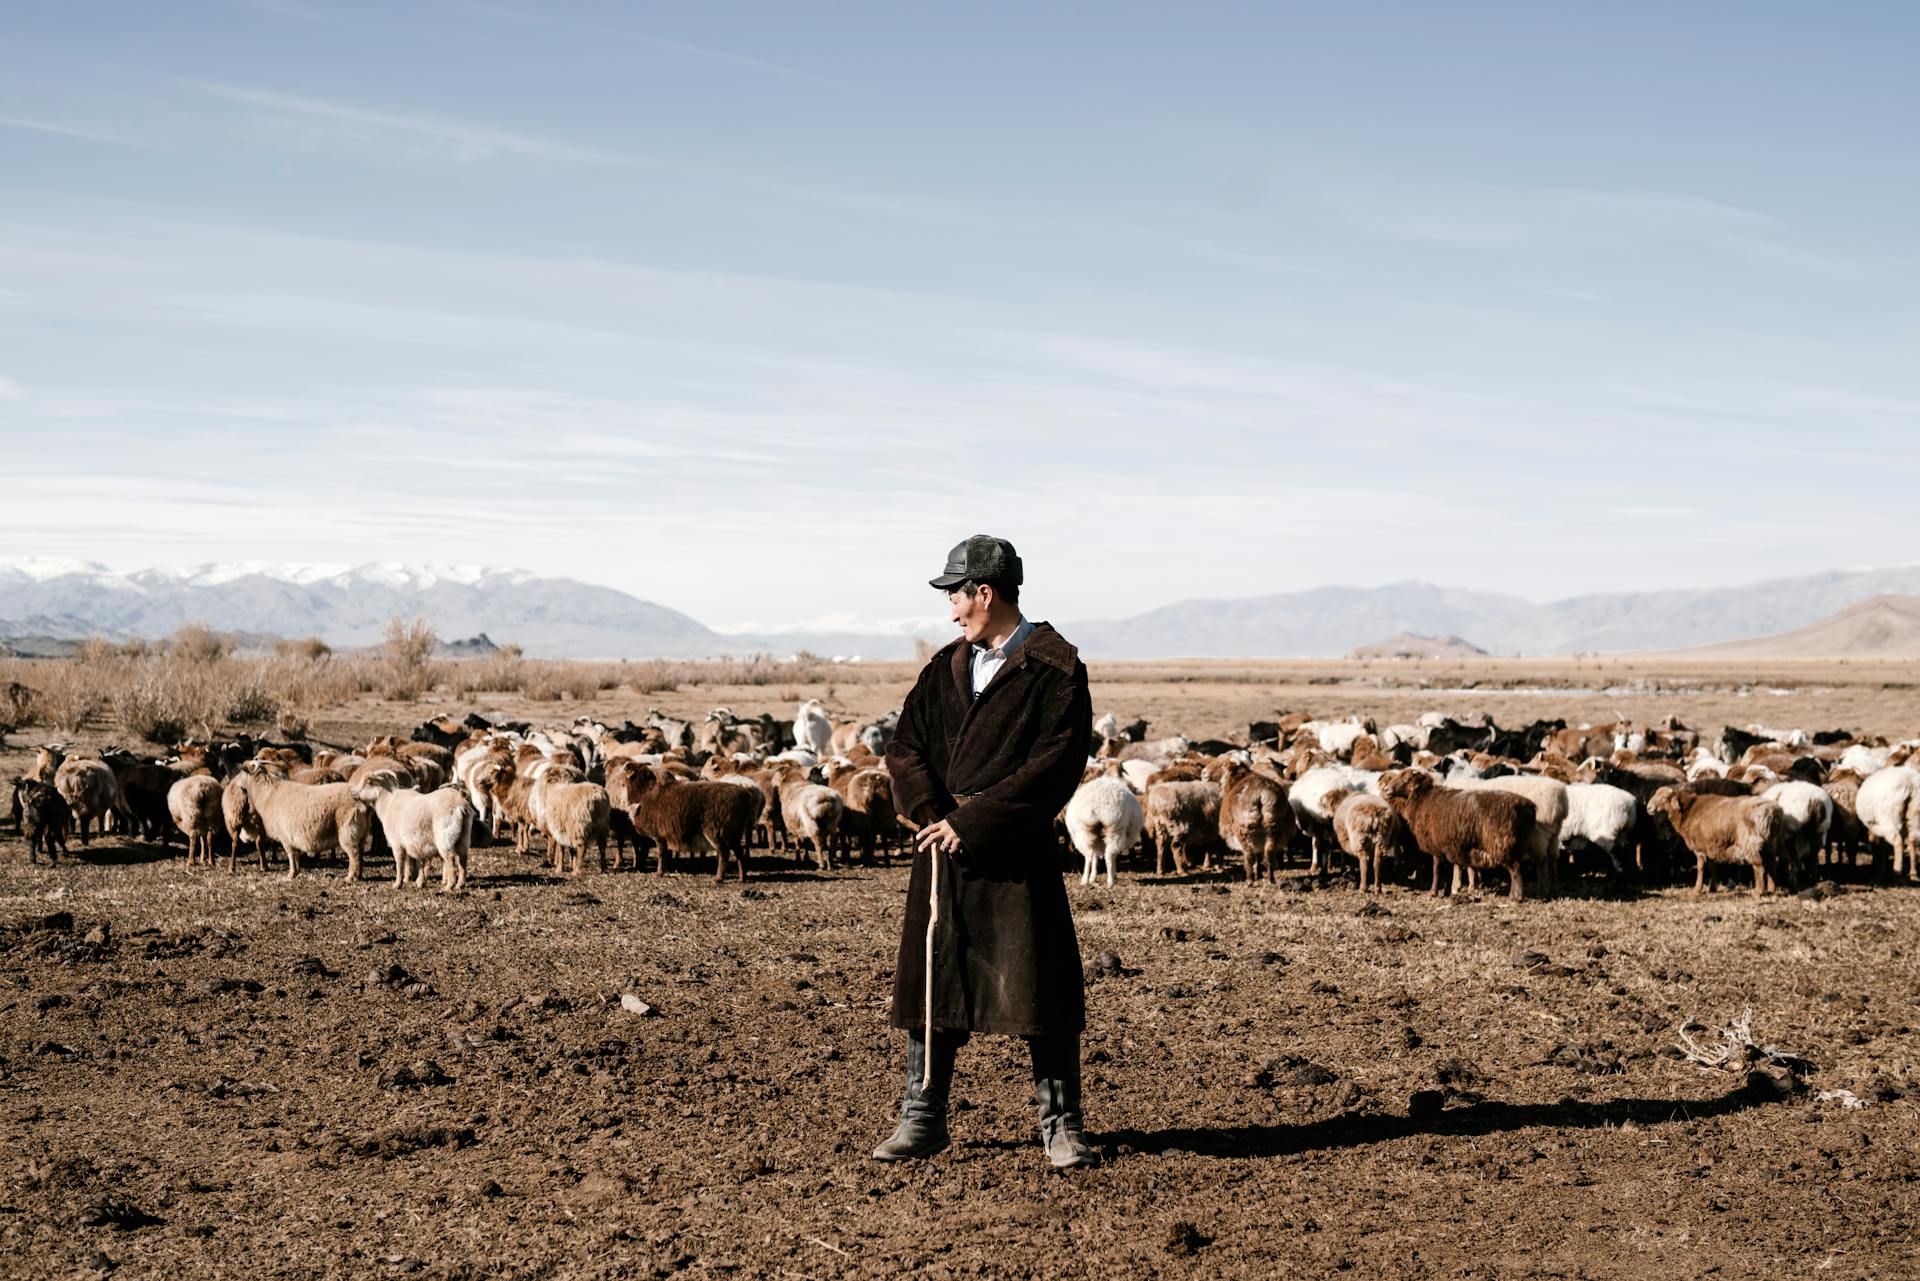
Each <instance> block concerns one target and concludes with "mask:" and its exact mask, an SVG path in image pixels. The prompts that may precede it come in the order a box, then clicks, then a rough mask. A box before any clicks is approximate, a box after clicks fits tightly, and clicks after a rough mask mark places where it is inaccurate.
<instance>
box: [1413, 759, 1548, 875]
mask: <svg viewBox="0 0 1920 1281" xmlns="http://www.w3.org/2000/svg"><path fill="white" fill-rule="evenodd" d="M1380 796H1381V798H1382V799H1383V800H1385V801H1386V802H1387V804H1389V805H1391V806H1392V807H1393V809H1394V812H1395V813H1397V814H1398V815H1399V816H1400V817H1401V819H1402V820H1404V821H1405V822H1406V825H1407V830H1408V831H1409V832H1410V833H1411V834H1412V835H1413V842H1414V845H1415V846H1416V847H1418V848H1419V850H1420V852H1421V853H1423V854H1425V855H1426V856H1427V857H1428V858H1430V859H1432V860H1433V885H1432V887H1431V890H1430V892H1431V893H1432V894H1433V895H1435V896H1436V897H1438V896H1439V894H1440V863H1441V860H1443V859H1444V860H1445V861H1447V862H1448V863H1451V864H1452V865H1453V866H1455V867H1459V868H1475V869H1484V868H1489V867H1503V868H1505V869H1506V870H1507V876H1508V878H1509V889H1508V891H1507V892H1508V894H1509V896H1510V897H1512V898H1514V899H1520V898H1523V897H1525V894H1526V891H1525V889H1524V887H1523V885H1522V878H1521V871H1520V869H1521V864H1522V863H1523V862H1524V861H1525V859H1526V851H1527V847H1528V845H1529V843H1530V842H1531V840H1532V838H1533V802H1531V801H1529V800H1526V799H1525V798H1523V797H1519V796H1515V795H1513V794H1512V793H1511V792H1493V791H1487V792H1467V791H1461V790H1460V789H1458V788H1452V787H1443V786H1441V784H1440V783H1439V781H1438V780H1437V779H1435V778H1434V777H1433V776H1432V775H1431V774H1423V773H1421V772H1420V771H1419V770H1396V771H1394V772H1393V773H1391V774H1383V775H1382V776H1381V778H1380Z"/></svg>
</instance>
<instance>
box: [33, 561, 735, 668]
mask: <svg viewBox="0 0 1920 1281" xmlns="http://www.w3.org/2000/svg"><path fill="white" fill-rule="evenodd" d="M396 615H398V616H400V617H404V618H412V617H414V616H415V615H424V616H426V617H427V618H429V619H430V620H432V621H433V623H434V626H435V627H436V628H437V629H438V630H439V632H440V634H441V635H442V636H443V637H448V638H453V637H461V636H472V635H475V634H477V633H480V632H485V633H487V634H488V635H490V636H494V637H497V638H499V639H501V640H502V641H510V642H514V643H517V644H519V645H521V646H522V647H523V648H524V649H525V650H526V652H527V653H528V654H530V655H538V656H580V657H594V658H652V657H674V658H678V657H702V656H706V655H710V654H726V653H735V652H740V651H742V650H746V649H750V648H751V646H750V645H748V644H746V643H744V642H741V641H739V640H735V639H732V638H728V637H723V636H721V635H719V634H718V633H716V632H712V631H709V630H708V629H707V628H705V627H703V626H701V625H700V624H699V623H697V622H695V621H694V620H693V619H691V618H689V617H687V616H686V615H685V614H682V613H679V612H678V611H676V610H671V609H668V608H666V607H664V606H661V605H656V604H653V603H651V602H649V601H644V600H640V599H639V598H637V597H634V596H629V595H628V594H627V593H625V592H620V591H615V590H614V589H612V588H609V587H597V586H594V585H592V584H589V583H582V582H578V581H576V580H574V579H570V578H559V577H543V576H541V575H537V574H531V573H528V572H526V571H524V570H515V569H497V568H487V567H483V566H471V565H415V564H401V563H397V562H369V563H367V564H361V565H306V564H297V565H288V564H271V563H266V562H255V561H231V562H220V563H215V564H206V565H194V566H190V567H186V568H179V569H172V568H161V569H143V570H138V571H134V572H131V573H118V572H116V571H114V570H112V569H109V568H108V567H107V566H105V565H100V564H96V563H93V562H88V561H62V560H55V559H45V558H35V559H30V560H6V561H0V635H41V636H56V637H85V636H96V635H100V636H108V637H112V638H116V639H120V638H125V637H128V636H147V637H158V636H165V635H167V634H169V633H171V632H172V631H174V630H175V629H176V628H178V627H180V626H182V625H183V624H186V623H205V624H207V625H208V626H210V627H213V628H216V629H218V630H221V631H234V632H247V633H258V634H266V635H272V636H319V637H322V638H323V639H325V640H326V641H327V642H328V643H329V644H333V645H338V646H353V645H368V644H372V643H373V642H375V641H377V640H379V639H380V638H381V636H382V634H383V633H384V632H385V629H386V626H387V622H388V620H389V619H391V618H393V617H395V616H396Z"/></svg>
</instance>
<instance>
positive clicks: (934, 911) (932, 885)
mask: <svg viewBox="0 0 1920 1281" xmlns="http://www.w3.org/2000/svg"><path fill="white" fill-rule="evenodd" d="M927 872H928V877H927V965H926V970H927V1052H926V1054H925V1056H924V1062H925V1067H923V1068H922V1069H921V1073H920V1088H921V1089H923V1090H930V1089H932V1088H933V930H934V927H935V926H936V925H938V924H939V923H940V847H939V845H938V844H935V843H932V842H929V843H928V845H927Z"/></svg>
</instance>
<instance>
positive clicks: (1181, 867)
mask: <svg viewBox="0 0 1920 1281" xmlns="http://www.w3.org/2000/svg"><path fill="white" fill-rule="evenodd" d="M1143 808H1144V809H1145V810H1146V819H1147V836H1148V839H1150V840H1151V841H1152V842H1153V846H1154V849H1155V851H1156V852H1157V862H1156V868H1155V871H1156V874H1157V875H1161V876H1164V875H1166V871H1167V855H1168V854H1169V853H1171V854H1172V855H1173V865H1174V869H1175V870H1176V871H1177V872H1179V874H1180V875H1182V876H1185V875H1186V874H1187V869H1188V866H1189V863H1188V858H1187V856H1188V855H1189V854H1190V853H1194V852H1196V851H1198V852H1201V853H1203V854H1205V855H1206V857H1207V858H1208V859H1209V860H1211V857H1212V851H1213V847H1214V846H1215V845H1217V844H1218V843H1219V841H1220V789H1219V788H1218V787H1217V786H1215V785H1214V784H1212V783H1201V782H1193V781H1186V780H1181V781H1178V782H1172V783H1155V784H1154V785H1153V786H1151V787H1149V788H1148V789H1147V798H1146V805H1145V806H1144V807H1143Z"/></svg>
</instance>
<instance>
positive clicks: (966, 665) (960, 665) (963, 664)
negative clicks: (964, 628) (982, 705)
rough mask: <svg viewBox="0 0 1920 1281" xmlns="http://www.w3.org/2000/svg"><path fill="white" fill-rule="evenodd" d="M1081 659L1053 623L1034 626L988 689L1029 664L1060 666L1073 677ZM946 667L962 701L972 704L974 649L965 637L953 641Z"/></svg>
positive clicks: (1078, 652) (989, 684)
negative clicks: (1074, 667)
mask: <svg viewBox="0 0 1920 1281" xmlns="http://www.w3.org/2000/svg"><path fill="white" fill-rule="evenodd" d="M1079 660H1080V651H1079V650H1078V649H1076V648H1074V646H1073V645H1072V644H1071V643H1070V642H1069V641H1068V640H1067V638H1066V637H1064V636H1062V635H1061V634H1060V633H1059V632H1057V631H1055V630H1054V629H1053V624H1052V623H1035V624H1034V625H1033V631H1032V632H1031V633H1030V634H1029V635H1028V636H1027V639H1026V642H1025V643H1024V644H1022V645H1021V646H1020V648H1019V649H1016V650H1014V651H1013V653H1012V654H1010V655H1008V657H1007V662H1006V666H1005V667H1002V668H1001V669H1000V671H999V672H996V673H994V677H993V680H992V681H991V682H989V683H988V685H987V688H988V689H992V688H993V686H994V685H995V684H998V683H999V680H1000V676H1001V674H1002V673H1004V672H1007V671H1009V670H1016V671H1017V670H1018V669H1019V668H1021V667H1024V666H1025V665H1026V664H1027V663H1028V662H1029V661H1032V662H1036V663H1045V664H1046V665H1047V666H1049V667H1057V668H1059V669H1060V670H1061V671H1063V672H1065V673H1066V674H1067V675H1069V676H1071V675H1073V665H1074V664H1075V663H1076V662H1078V661H1079ZM947 666H948V667H949V668H950V669H951V670H952V672H953V684H954V688H956V689H957V690H959V691H960V697H961V699H962V700H964V701H965V702H968V703H971V702H973V646H971V645H969V644H968V643H967V640H966V637H964V636H963V637H960V638H959V639H957V640H955V641H953V642H951V644H950V647H949V652H948V655H947Z"/></svg>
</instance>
